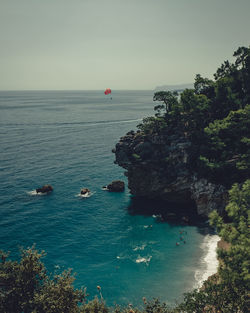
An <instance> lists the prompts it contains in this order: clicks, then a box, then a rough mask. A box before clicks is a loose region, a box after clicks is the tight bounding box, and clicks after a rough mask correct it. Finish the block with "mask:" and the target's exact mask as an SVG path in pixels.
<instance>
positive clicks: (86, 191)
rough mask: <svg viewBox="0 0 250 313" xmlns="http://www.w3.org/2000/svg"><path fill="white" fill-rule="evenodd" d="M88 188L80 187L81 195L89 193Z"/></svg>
mask: <svg viewBox="0 0 250 313" xmlns="http://www.w3.org/2000/svg"><path fill="white" fill-rule="evenodd" d="M89 192H90V190H89V189H88V188H82V189H81V195H86V193H89Z"/></svg>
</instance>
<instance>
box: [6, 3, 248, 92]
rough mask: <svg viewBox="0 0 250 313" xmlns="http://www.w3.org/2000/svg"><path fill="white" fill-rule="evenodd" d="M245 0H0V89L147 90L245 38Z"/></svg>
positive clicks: (209, 63) (209, 71) (228, 53)
mask: <svg viewBox="0 0 250 313" xmlns="http://www.w3.org/2000/svg"><path fill="white" fill-rule="evenodd" d="M249 12H250V1H249V0H237V1H236V0H209V1H208V0H105V1H104V0H71V1H69V0H0V90H102V89H105V88H108V87H109V88H111V89H113V90H114V89H116V90H124V89H131V90H132V89H135V90H144V89H145V90H146V89H147V90H153V89H154V88H155V87H156V86H159V85H160V86H161V85H176V84H183V83H192V82H193V81H194V78H195V75H196V74H198V73H199V74H201V75H202V76H204V77H208V78H213V74H214V73H215V71H216V69H217V68H218V66H220V64H221V63H223V61H224V60H230V61H232V60H233V57H232V54H233V52H234V51H235V50H236V49H237V48H238V47H239V46H249V44H250V18H249Z"/></svg>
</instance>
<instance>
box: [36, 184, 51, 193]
mask: <svg viewBox="0 0 250 313" xmlns="http://www.w3.org/2000/svg"><path fill="white" fill-rule="evenodd" d="M51 191H53V187H52V186H51V185H44V186H42V187H41V188H37V189H36V192H37V193H49V192H51Z"/></svg>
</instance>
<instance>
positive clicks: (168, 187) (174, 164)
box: [112, 131, 228, 217]
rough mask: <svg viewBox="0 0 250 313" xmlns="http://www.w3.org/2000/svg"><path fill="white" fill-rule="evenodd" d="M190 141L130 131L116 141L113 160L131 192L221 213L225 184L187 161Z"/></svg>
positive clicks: (200, 211) (205, 213)
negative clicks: (121, 171)
mask: <svg viewBox="0 0 250 313" xmlns="http://www.w3.org/2000/svg"><path fill="white" fill-rule="evenodd" d="M190 146H191V142H190V141H189V140H188V139H187V138H185V137H181V136H178V135H171V136H167V135H159V134H155V133H152V134H149V135H145V134H144V133H143V132H141V131H137V132H134V131H130V132H129V133H127V134H126V135H125V136H124V137H122V138H120V141H119V142H118V143H117V144H116V146H115V149H113V150H112V152H113V153H115V163H116V164H118V165H119V166H121V167H123V168H124V169H125V170H126V172H125V175H126V176H127V177H128V188H129V189H130V192H131V194H132V195H135V196H140V197H144V198H148V199H161V200H165V201H168V202H172V203H175V204H177V205H183V204H189V205H194V206H195V208H196V210H197V213H198V215H200V216H205V217H207V216H208V215H209V213H210V212H211V211H213V210H217V211H218V212H219V213H222V212H223V210H224V208H225V205H226V202H227V199H228V194H227V190H226V188H225V187H224V186H222V185H219V184H214V183H212V182H209V181H208V180H207V179H206V178H203V177H200V176H199V175H198V173H196V172H195V171H194V170H193V169H192V170H191V166H190V164H191V163H192V155H191V153H190Z"/></svg>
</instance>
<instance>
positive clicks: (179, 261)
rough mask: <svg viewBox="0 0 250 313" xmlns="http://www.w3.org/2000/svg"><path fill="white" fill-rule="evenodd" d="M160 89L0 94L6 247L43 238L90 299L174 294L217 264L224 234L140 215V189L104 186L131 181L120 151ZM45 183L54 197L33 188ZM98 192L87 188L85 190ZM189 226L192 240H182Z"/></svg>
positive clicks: (53, 264) (1, 236) (0, 200)
mask: <svg viewBox="0 0 250 313" xmlns="http://www.w3.org/2000/svg"><path fill="white" fill-rule="evenodd" d="M152 98H153V92H152V91H114V92H112V99H111V98H110V96H105V95H104V93H103V91H22V92H19V91H16V92H13V91H8V92H7V91H5V92H4V91H1V92H0V140H1V141H0V144H1V146H0V249H3V250H6V251H8V250H9V251H11V256H12V257H13V258H16V257H17V256H18V247H19V246H23V247H28V246H31V245H32V244H33V243H36V247H37V248H38V249H44V250H45V251H46V252H47V256H46V257H45V258H44V262H45V264H46V266H47V267H48V269H49V270H50V271H52V272H53V271H57V272H58V271H62V270H64V269H67V268H69V267H70V268H73V271H74V272H76V273H77V275H76V281H75V285H76V286H77V287H79V286H85V287H87V291H88V293H89V294H90V298H92V297H94V296H95V295H96V294H97V289H96V286H97V285H100V286H101V287H102V294H103V297H104V298H105V299H106V301H107V303H108V304H109V305H112V304H113V303H114V302H115V303H118V304H128V303H133V304H136V305H140V304H142V300H141V299H142V297H144V296H145V297H147V298H153V297H160V299H161V300H163V301H167V302H172V303H173V302H174V301H175V299H180V298H181V295H182V294H183V292H185V291H187V290H190V289H192V287H193V286H195V285H197V284H199V282H200V281H201V280H202V279H204V278H205V277H206V275H208V274H209V273H212V272H214V271H215V269H216V265H217V263H216V261H215V246H216V242H217V240H218V237H217V236H212V235H207V233H206V232H205V230H204V228H200V227H197V226H184V227H183V226H180V225H176V224H168V223H166V222H164V223H163V222H159V221H158V219H157V217H155V215H151V214H147V215H146V214H144V215H139V214H131V211H130V210H129V209H128V208H129V207H130V206H131V201H132V200H131V197H130V194H129V191H128V189H127V188H126V191H125V192H124V193H109V192H106V191H103V190H102V189H101V188H102V186H103V185H107V184H108V183H110V182H111V181H112V180H115V179H122V180H124V181H126V178H125V177H124V175H123V172H124V170H123V169H122V168H119V167H118V166H117V165H115V164H114V163H113V161H114V155H113V154H112V152H111V150H112V148H113V147H114V146H115V144H116V142H117V141H118V140H119V138H120V137H121V136H122V135H125V134H126V133H127V132H128V131H129V130H131V129H136V125H137V124H139V123H140V120H141V118H142V117H145V116H150V115H152V114H153V106H154V103H153V100H152ZM46 183H49V184H51V185H52V186H53V187H54V191H53V193H52V194H50V195H48V196H35V195H33V193H32V191H33V190H34V189H35V188H37V187H40V186H42V185H44V184H46ZM82 187H87V188H89V189H90V190H91V191H92V196H91V197H89V198H80V197H79V196H78V194H79V191H80V188H82ZM180 229H182V230H185V232H186V233H185V240H186V244H183V243H182V242H181V244H180V246H176V241H179V240H180V239H179V237H180V234H179V231H180Z"/></svg>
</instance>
